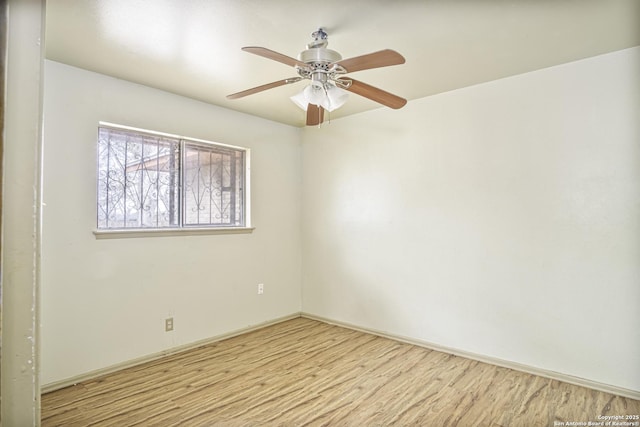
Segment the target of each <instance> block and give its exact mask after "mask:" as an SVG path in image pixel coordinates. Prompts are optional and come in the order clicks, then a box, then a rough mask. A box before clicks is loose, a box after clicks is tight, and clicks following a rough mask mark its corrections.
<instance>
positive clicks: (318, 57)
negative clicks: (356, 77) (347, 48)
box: [298, 47, 342, 64]
mask: <svg viewBox="0 0 640 427" xmlns="http://www.w3.org/2000/svg"><path fill="white" fill-rule="evenodd" d="M298 59H299V60H300V61H302V62H304V63H306V64H314V63H327V64H330V63H333V62H337V61H340V60H341V59H342V56H340V54H339V53H338V52H336V51H335V50H331V49H327V48H324V47H317V48H312V49H307V50H303V51H302V52H300V55H298Z"/></svg>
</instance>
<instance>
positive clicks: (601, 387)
mask: <svg viewBox="0 0 640 427" xmlns="http://www.w3.org/2000/svg"><path fill="white" fill-rule="evenodd" d="M301 317H304V318H307V319H311V320H317V321H320V322H324V323H328V324H331V325H336V326H340V327H343V328H348V329H353V330H355V331H359V332H365V333H368V334H373V335H377V336H379V337H383V338H388V339H392V340H395V341H400V342H404V343H407V344H412V345H416V346H418V347H423V348H427V349H429V350H436V351H440V352H443V353H448V354H453V355H455V356H460V357H464V358H466V359H471V360H477V361H478V362H483V363H489V364H491V365H495V366H500V367H503V368H509V369H513V370H515V371H520V372H525V373H527V374H533V375H538V376H541V377H544V378H549V379H552V380H557V381H562V382H565V383H569V384H574V385H578V386H581V387H587V388H590V389H593V390H598V391H603V392H605V393H611V394H614V395H617V396H622V397H628V398H630V399H635V400H640V391H637V390H630V389H626V388H622V387H617V386H614V385H610V384H604V383H600V382H597V381H592V380H588V379H585V378H580V377H574V376H573V375H568V374H563V373H561V372H555V371H549V370H546V369H541V368H536V367H533V366H528V365H523V364H521V363H517V362H511V361H509V360H502V359H498V358H495V357H491V356H485V355H482V354H476V353H471V352H468V351H464V350H459V349H456V348H451V347H446V346H442V345H439V344H434V343H431V342H428V341H422V340H418V339H415V338H409V337H403V336H400V335H394V334H390V333H387V332H382V331H377V330H375V329H370V328H363V327H361V326H357V325H352V324H350V323H345V322H340V321H336V320H332V319H328V318H325V317H322V316H316V315H314V314H310V313H305V312H302V313H301Z"/></svg>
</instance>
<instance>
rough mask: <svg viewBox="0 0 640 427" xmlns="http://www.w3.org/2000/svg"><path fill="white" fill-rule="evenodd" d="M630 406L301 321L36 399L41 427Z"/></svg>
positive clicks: (257, 422) (503, 414) (537, 413)
mask: <svg viewBox="0 0 640 427" xmlns="http://www.w3.org/2000/svg"><path fill="white" fill-rule="evenodd" d="M635 414H640V401H638V400H632V399H628V398H624V397H618V396H613V395H611V394H607V393H603V392H598V391H594V390H590V389H587V388H583V387H578V386H574V385H570V384H565V383H561V382H559V381H555V380H549V379H546V378H542V377H538V376H534V375H530V374H525V373H521V372H517V371H513V370H510V369H506V368H501V367H496V366H493V365H489V364H485V363H481V362H476V361H472V360H469V359H465V358H462V357H457V356H453V355H450V354H445V353H441V352H437V351H432V350H428V349H424V348H421V347H417V346H413V345H409V344H405V343H400V342H396V341H393V340H389V339H385V338H381V337H378V336H374V335H370V334H366V333H362V332H357V331H353V330H350V329H345V328H341V327H338V326H332V325H328V324H326V323H322V322H318V321H315V320H310V319H305V318H298V319H293V320H289V321H286V322H282V323H279V324H277V325H273V326H269V327H266V328H263V329H260V330H257V331H254V332H250V333H247V334H244V335H241V336H238V337H234V338H230V339H227V340H224V341H220V342H217V343H214V344H210V345H207V346H204V347H201V348H198V349H195V350H190V351H187V352H184V353H180V354H177V355H173V356H170V357H167V358H165V359H162V360H157V361H154V362H150V363H146V364H144V365H140V366H137V367H133V368H129V369H125V370H122V371H120V372H117V373H113V374H110V375H107V376H104V377H101V378H98V379H95V380H92V381H87V382H85V383H81V384H78V385H76V386H72V387H67V388H65V389H61V390H57V391H54V392H51V393H48V394H45V395H44V396H43V397H42V425H43V426H45V427H46V426H83V427H84V426H118V427H123V426H163V427H164V426H271V425H274V426H321V425H327V426H388V425H398V426H517V427H519V426H522V427H530V426H554V425H556V426H558V425H561V424H560V423H563V422H564V423H567V422H576V421H577V422H585V423H588V422H589V421H591V422H597V421H600V420H599V419H598V416H599V415H623V416H624V415H635ZM623 421H624V420H623Z"/></svg>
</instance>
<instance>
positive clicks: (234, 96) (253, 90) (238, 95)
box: [227, 77, 302, 99]
mask: <svg viewBox="0 0 640 427" xmlns="http://www.w3.org/2000/svg"><path fill="white" fill-rule="evenodd" d="M300 80H302V77H292V78H290V79H284V80H278V81H277V82H273V83H267V84H266V85H262V86H257V87H254V88H251V89H247V90H243V91H242V92H237V93H232V94H231V95H227V98H228V99H238V98H242V97H243V96H247V95H253V94H254V93H258V92H262V91H263V90H267V89H273V88H274V87H278V86H284V85H288V84H291V83H296V82H299V81H300Z"/></svg>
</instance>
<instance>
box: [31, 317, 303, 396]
mask: <svg viewBox="0 0 640 427" xmlns="http://www.w3.org/2000/svg"><path fill="white" fill-rule="evenodd" d="M298 317H301V313H300V312H298V313H292V314H290V315H288V316H283V317H279V318H276V319H273V320H269V321H266V322H262V323H258V324H256V325H251V326H248V327H246V328H241V329H236V330H234V331H231V332H228V333H226V334H221V335H216V336H214V337H211V338H206V339H203V340H200V341H196V342H192V343H189V344H185V345H181V346H178V347H173V348H170V349H167V350H163V351H160V352H157V353H153V354H149V355H146V356H142V357H138V358H136V359H132V360H127V361H125V362H122V363H117V364H115V365H111V366H107V367H106V368H101V369H96V370H94V371H90V372H87V373H85V374H81V375H77V376H74V377H71V378H66V379H64V380H60V381H55V382H52V383H49V384H45V385H43V386H42V387H41V388H40V392H41V393H49V392H51V391H55V390H59V389H61V388H65V387H68V386H71V385H76V384H78V383H81V382H83V381H90V380H93V379H95V378H98V377H101V376H103V375H107V374H111V373H113V372H117V371H121V370H123V369H126V368H131V367H133V366H138V365H142V364H143V363H147V362H152V361H154V360H158V359H161V358H163V357H167V356H170V355H173V354H177V353H181V352H183V351H188V350H192V349H194V348H198V347H202V346H205V345H207V344H212V343H215V342H218V341H222V340H226V339H228V338H232V337H235V336H238V335H242V334H246V333H247V332H252V331H256V330H258V329H262V328H265V327H267V326H271V325H275V324H276V323H280V322H285V321H287V320H291V319H297V318H298Z"/></svg>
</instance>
